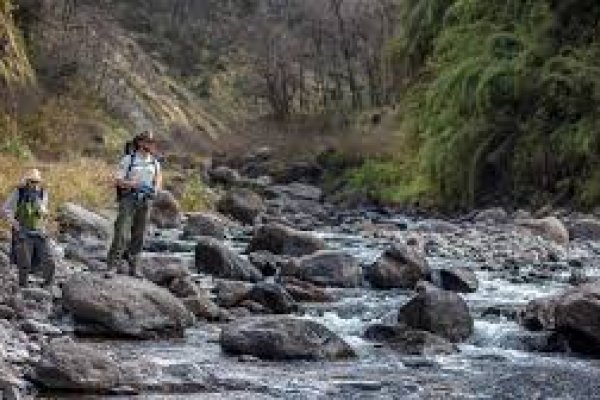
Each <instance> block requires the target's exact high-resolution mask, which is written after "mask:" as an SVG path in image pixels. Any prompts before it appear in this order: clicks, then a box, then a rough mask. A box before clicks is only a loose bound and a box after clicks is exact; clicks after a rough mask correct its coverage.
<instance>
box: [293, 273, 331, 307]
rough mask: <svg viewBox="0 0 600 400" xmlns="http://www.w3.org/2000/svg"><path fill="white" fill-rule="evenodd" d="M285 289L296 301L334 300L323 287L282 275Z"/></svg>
mask: <svg viewBox="0 0 600 400" xmlns="http://www.w3.org/2000/svg"><path fill="white" fill-rule="evenodd" d="M282 283H283V285H284V287H285V290H287V292H288V293H289V294H290V295H291V296H292V298H293V299H294V300H295V301H300V302H315V303H326V302H330V301H332V300H333V297H332V296H331V295H329V294H328V293H327V292H326V291H325V290H324V289H323V288H320V287H318V286H316V285H314V284H312V283H310V282H306V281H302V280H299V279H296V278H293V277H282Z"/></svg>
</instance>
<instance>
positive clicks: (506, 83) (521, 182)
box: [349, 0, 600, 209]
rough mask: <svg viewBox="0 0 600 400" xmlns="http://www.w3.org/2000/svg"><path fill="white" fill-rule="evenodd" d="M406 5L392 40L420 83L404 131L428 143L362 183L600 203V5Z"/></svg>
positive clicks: (452, 201)
mask: <svg viewBox="0 0 600 400" xmlns="http://www.w3.org/2000/svg"><path fill="white" fill-rule="evenodd" d="M403 15H404V17H403V18H404V24H405V26H406V29H405V30H404V31H403V35H402V36H401V37H399V38H397V39H396V40H395V41H394V42H393V43H392V44H391V50H392V52H393V53H394V56H395V59H396V64H397V65H398V66H399V71H401V73H404V74H406V76H407V77H408V78H409V81H410V84H409V85H408V86H407V88H406V94H405V100H404V107H403V108H402V109H403V114H402V118H403V119H404V121H405V122H406V123H405V124H403V126H404V127H406V126H408V127H409V128H408V129H407V128H404V129H405V130H404V131H403V136H404V139H405V140H408V141H411V142H414V143H418V145H417V146H416V147H415V148H414V151H408V152H407V151H404V152H402V153H401V154H399V155H398V156H397V157H396V158H399V159H400V161H399V163H398V162H396V164H395V165H398V168H397V169H396V170H394V168H391V167H390V165H389V162H384V163H379V164H378V163H375V164H374V163H367V164H365V166H364V167H362V168H361V169H359V170H358V171H353V172H351V178H350V180H349V182H350V184H351V185H355V186H357V187H363V186H365V185H366V186H367V187H368V191H369V192H370V194H371V195H372V196H374V197H376V198H379V199H382V200H411V201H416V200H419V199H420V200H423V199H427V200H429V201H432V202H434V203H436V204H438V205H441V206H443V207H446V208H451V209H456V208H466V207H472V206H473V205H476V204H479V203H482V202H489V201H498V200H505V201H507V202H510V203H528V204H543V203H545V202H549V201H561V200H574V201H575V202H576V204H578V205H580V206H592V205H594V204H598V202H599V201H600V184H599V183H598V178H600V176H599V173H598V172H597V171H598V167H599V166H600V165H599V164H600V158H599V156H600V141H599V140H598V139H599V135H600V132H599V131H598V121H600V119H599V118H600V26H599V25H598V23H597V21H598V20H599V19H600V3H598V2H597V1H595V0H568V1H565V0H561V1H558V0H556V1H555V0H501V1H494V2H490V1H487V0H453V1H452V0H419V1H416V0H413V1H408V2H406V4H405V9H404V14H403ZM414 160H418V162H413V161H414ZM374 177H376V178H375V179H373V178H374ZM388 184H389V185H388ZM390 193H392V194H393V196H391V197H390ZM406 195H407V196H406ZM407 197H408V198H407Z"/></svg>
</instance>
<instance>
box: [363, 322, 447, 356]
mask: <svg viewBox="0 0 600 400" xmlns="http://www.w3.org/2000/svg"><path fill="white" fill-rule="evenodd" d="M364 337H365V338H366V339H368V340H372V341H376V342H380V343H385V344H386V345H388V346H389V347H390V348H392V349H393V350H395V351H397V352H399V353H401V354H409V355H427V356H431V355H448V354H453V353H457V352H458V347H456V345H455V344H453V343H451V342H449V341H448V340H446V339H444V338H442V337H440V336H437V335H434V334H433V333H431V332H426V331H420V330H414V329H410V328H407V327H406V326H402V325H383V324H376V325H372V326H370V327H369V328H367V330H366V332H365V334H364Z"/></svg>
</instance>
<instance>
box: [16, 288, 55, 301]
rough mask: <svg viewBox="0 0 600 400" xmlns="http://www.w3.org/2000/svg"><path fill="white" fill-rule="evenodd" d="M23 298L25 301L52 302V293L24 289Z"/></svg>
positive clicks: (35, 289) (36, 289)
mask: <svg viewBox="0 0 600 400" xmlns="http://www.w3.org/2000/svg"><path fill="white" fill-rule="evenodd" d="M21 296H23V299H25V300H33V301H37V302H49V301H52V293H51V292H49V291H48V290H46V289H42V288H35V287H31V288H23V289H21Z"/></svg>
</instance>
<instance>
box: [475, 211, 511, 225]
mask: <svg viewBox="0 0 600 400" xmlns="http://www.w3.org/2000/svg"><path fill="white" fill-rule="evenodd" d="M474 220H475V221H477V222H487V223H496V224H502V223H505V222H507V221H508V213H507V212H506V210H504V209H503V208H501V207H495V208H488V209H487V210H482V211H480V212H478V213H477V214H476V215H475V218H474Z"/></svg>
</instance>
